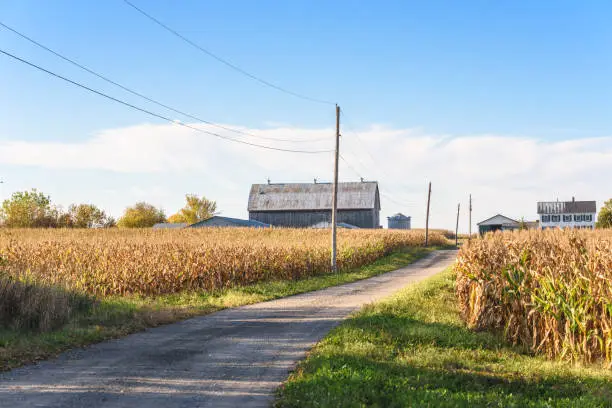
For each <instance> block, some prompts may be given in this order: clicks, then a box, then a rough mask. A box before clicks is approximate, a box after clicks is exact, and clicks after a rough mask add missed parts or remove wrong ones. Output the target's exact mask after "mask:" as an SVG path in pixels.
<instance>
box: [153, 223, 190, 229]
mask: <svg viewBox="0 0 612 408" xmlns="http://www.w3.org/2000/svg"><path fill="white" fill-rule="evenodd" d="M188 226H189V224H186V223H184V222H160V223H158V224H155V225H154V226H153V229H181V228H186V227H188Z"/></svg>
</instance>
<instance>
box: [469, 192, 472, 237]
mask: <svg viewBox="0 0 612 408" xmlns="http://www.w3.org/2000/svg"><path fill="white" fill-rule="evenodd" d="M469 234H470V238H469V239H472V195H471V194H470V226H469Z"/></svg>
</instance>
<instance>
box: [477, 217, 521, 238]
mask: <svg viewBox="0 0 612 408" xmlns="http://www.w3.org/2000/svg"><path fill="white" fill-rule="evenodd" d="M477 225H478V232H479V233H480V235H484V234H486V233H487V232H491V231H511V230H516V229H519V227H520V223H519V222H518V221H516V220H513V219H512V218H508V217H506V216H504V215H501V214H497V215H496V216H493V217H491V218H488V219H486V220H484V221H481V222H479V223H478V224H477Z"/></svg>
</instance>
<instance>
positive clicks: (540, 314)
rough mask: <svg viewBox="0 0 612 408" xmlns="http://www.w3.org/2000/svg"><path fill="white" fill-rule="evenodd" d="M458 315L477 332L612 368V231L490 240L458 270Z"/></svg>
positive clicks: (479, 242)
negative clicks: (487, 331)
mask: <svg viewBox="0 0 612 408" xmlns="http://www.w3.org/2000/svg"><path fill="white" fill-rule="evenodd" d="M455 269H456V272H457V288H456V290H457V297H458V301H459V305H460V309H461V313H462V316H463V318H464V319H465V321H466V322H467V324H468V326H470V327H471V328H474V329H503V331H504V333H505V335H506V336H507V338H508V339H509V340H511V341H512V342H514V343H515V344H521V345H524V346H527V347H529V348H530V349H531V350H532V351H533V352H536V353H541V354H545V355H547V356H548V357H550V358H562V359H566V360H570V361H583V362H603V363H604V364H606V365H607V366H608V367H610V368H612V231H610V230H608V231H605V230H604V231H586V230H581V231H580V230H573V231H570V230H564V231H561V230H555V231H522V232H504V233H499V232H498V233H494V234H487V235H486V236H485V237H484V238H479V239H473V240H471V241H470V242H466V244H465V245H464V246H463V247H462V248H461V250H460V252H459V256H458V259H457V264H456V266H455Z"/></svg>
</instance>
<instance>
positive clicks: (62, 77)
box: [0, 49, 332, 154]
mask: <svg viewBox="0 0 612 408" xmlns="http://www.w3.org/2000/svg"><path fill="white" fill-rule="evenodd" d="M0 53H2V54H4V55H6V56H8V57H10V58H12V59H14V60H16V61H19V62H21V63H23V64H26V65H28V66H30V67H32V68H35V69H37V70H39V71H42V72H45V73H47V74H49V75H51V76H54V77H56V78H58V79H61V80H63V81H65V82H68V83H70V84H72V85H75V86H77V87H79V88H82V89H85V90H87V91H89V92H92V93H94V94H97V95H99V96H102V97H104V98H106V99H109V100H111V101H114V102H117V103H119V104H121V105H124V106H127V107H129V108H132V109H134V110H137V111H140V112H142V113H146V114H148V115H150V116H153V117H155V118H158V119H162V120H165V121H167V122H170V123H173V124H175V125H178V126H182V127H185V128H189V129H192V130H195V131H197V132H200V133H205V134H208V135H212V136H215V137H218V138H220V139H224V140H228V141H232V142H235V143H240V144H244V145H248V146H253V147H258V148H261V149H268V150H276V151H281V152H289V153H304V154H318V153H330V152H332V150H297V149H284V148H280V147H274V146H266V145H260V144H257V143H250V142H246V141H244V140H239V139H234V138H231V137H228V136H224V135H220V134H218V133H215V132H210V131H207V130H203V129H199V128H197V127H194V126H191V125H188V124H185V123H182V122H179V121H176V120H173V119H171V118H168V117H166V116H163V115H161V114H158V113H155V112H152V111H150V110H147V109H145V108H141V107H139V106H136V105H133V104H131V103H129V102H125V101H123V100H121V99H118V98H115V97H113V96H110V95H107V94H105V93H103V92H100V91H98V90H95V89H93V88H90V87H88V86H86V85H83V84H80V83H78V82H76V81H73V80H71V79H68V78H66V77H64V76H62V75H59V74H56V73H55V72H52V71H49V70H48V69H45V68H43V67H41V66H39V65H36V64H34V63H32V62H29V61H27V60H25V59H23V58H20V57H18V56H16V55H14V54H11V53H10V52H7V51H4V50H2V49H0Z"/></svg>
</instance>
